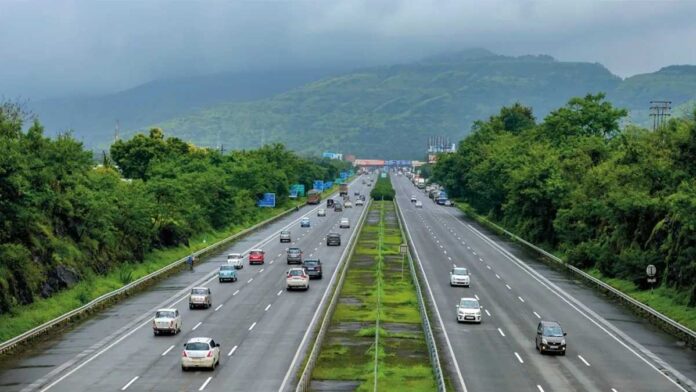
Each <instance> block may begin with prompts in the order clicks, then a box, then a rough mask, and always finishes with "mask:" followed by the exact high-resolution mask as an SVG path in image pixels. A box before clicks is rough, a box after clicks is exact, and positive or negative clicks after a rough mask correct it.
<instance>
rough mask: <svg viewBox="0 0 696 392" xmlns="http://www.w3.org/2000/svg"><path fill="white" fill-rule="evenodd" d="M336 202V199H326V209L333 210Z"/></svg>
mask: <svg viewBox="0 0 696 392" xmlns="http://www.w3.org/2000/svg"><path fill="white" fill-rule="evenodd" d="M334 203H335V200H334V199H326V207H327V208H331V207H333V206H334Z"/></svg>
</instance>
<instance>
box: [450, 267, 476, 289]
mask: <svg viewBox="0 0 696 392" xmlns="http://www.w3.org/2000/svg"><path fill="white" fill-rule="evenodd" d="M470 284H471V276H470V275H469V270H468V269H466V268H464V267H454V268H452V271H450V286H464V287H469V285H470Z"/></svg>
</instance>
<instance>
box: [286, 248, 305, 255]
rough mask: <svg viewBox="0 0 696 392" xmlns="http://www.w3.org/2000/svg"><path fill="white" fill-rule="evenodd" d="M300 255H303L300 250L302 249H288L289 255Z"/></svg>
mask: <svg viewBox="0 0 696 392" xmlns="http://www.w3.org/2000/svg"><path fill="white" fill-rule="evenodd" d="M299 253H302V251H301V250H300V248H290V249H288V254H291V255H296V254H299Z"/></svg>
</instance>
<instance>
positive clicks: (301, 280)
mask: <svg viewBox="0 0 696 392" xmlns="http://www.w3.org/2000/svg"><path fill="white" fill-rule="evenodd" d="M285 281H286V284H287V287H288V290H292V289H304V290H308V289H309V275H307V271H305V270H304V268H290V269H289V270H288V275H287V277H286V279H285Z"/></svg>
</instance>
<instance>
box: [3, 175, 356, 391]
mask: <svg viewBox="0 0 696 392" xmlns="http://www.w3.org/2000/svg"><path fill="white" fill-rule="evenodd" d="M355 191H359V192H360V193H367V192H369V189H368V188H367V187H366V186H365V185H363V184H362V183H361V181H360V180H358V181H355V182H353V183H352V184H351V185H350V196H351V199H352V200H354V199H355V197H354V196H353V193H354V192H355ZM325 206H326V203H325V201H324V200H322V203H321V205H320V206H305V207H304V208H302V209H301V210H300V211H299V212H295V213H293V214H291V215H289V216H286V217H284V218H282V219H281V220H279V221H277V222H275V223H273V224H270V225H268V226H267V227H265V228H263V229H261V230H259V231H258V232H256V233H254V234H252V235H250V236H248V237H246V238H244V239H243V240H240V241H238V242H236V243H234V244H233V245H232V246H231V247H229V248H228V249H225V250H224V251H223V252H220V253H219V254H217V255H215V256H213V257H211V258H209V259H206V260H204V262H203V263H201V264H200V265H196V267H195V271H194V272H189V271H185V272H181V273H178V274H175V275H174V276H171V277H169V278H167V279H164V280H162V281H160V282H159V283H157V284H155V285H154V286H153V287H152V288H150V289H149V290H147V291H145V292H143V293H140V294H138V295H134V296H133V297H131V298H129V299H127V300H124V301H122V302H120V303H118V304H116V305H114V306H112V307H110V308H108V309H107V310H105V311H103V312H101V313H99V314H97V315H95V316H94V317H92V318H90V319H89V320H87V321H86V322H83V323H80V324H78V325H77V326H76V327H74V328H72V329H69V330H67V331H66V332H64V333H62V334H60V335H59V336H56V337H55V338H52V339H50V340H48V341H45V342H41V343H35V347H32V348H30V349H28V350H27V351H26V352H22V353H21V354H18V355H16V356H13V357H10V358H6V359H5V360H4V361H3V362H2V363H0V391H51V392H58V391H128V390H132V391H203V390H205V391H209V390H210V391H222V390H225V391H278V390H288V389H289V388H290V387H291V384H292V382H293V381H294V372H295V370H296V368H297V367H298V366H299V365H300V363H301V361H302V359H303V350H304V349H306V346H307V344H308V343H310V342H309V340H310V339H309V337H308V333H307V332H308V329H309V326H310V325H312V323H313V322H315V321H316V320H318V312H317V309H318V307H319V304H320V302H321V301H322V299H323V298H324V297H325V293H326V288H327V287H328V285H329V282H330V281H331V280H332V277H333V276H334V272H335V271H336V265H337V263H338V261H339V259H340V258H341V257H342V255H343V254H344V253H345V249H346V244H347V243H348V240H349V237H351V236H352V235H353V234H354V233H355V224H354V223H357V221H358V220H359V216H360V215H361V214H362V213H363V211H364V207H354V208H352V209H344V211H343V212H342V213H341V212H334V211H333V210H332V209H329V210H327V216H326V217H317V216H316V210H317V209H318V208H325ZM303 216H308V217H310V219H311V223H312V226H311V227H310V228H302V229H301V228H300V225H299V219H300V218H301V217H303ZM341 217H348V218H349V219H350V221H351V228H350V229H339V228H338V221H339V219H340V218H341ZM286 227H288V228H289V229H290V230H291V232H292V237H293V242H292V244H287V243H284V244H281V243H280V241H279V239H278V233H279V231H280V230H282V229H284V228H286ZM331 231H336V232H340V233H341V236H342V243H341V246H340V247H327V246H326V244H325V241H324V237H325V235H326V234H327V233H329V232H331ZM288 246H297V247H300V248H301V249H302V250H303V251H304V257H305V258H307V257H318V258H320V259H321V261H322V265H323V272H324V277H323V279H321V280H312V281H311V284H310V289H309V290H308V291H306V292H301V291H298V292H288V291H286V290H285V271H286V270H287V268H288V266H287V264H286V260H285V252H286V248H287V247H288ZM257 247H260V248H262V249H264V250H265V252H266V262H265V264H263V265H254V266H250V265H248V263H247V262H246V259H245V266H244V268H243V269H241V270H239V279H238V281H237V282H228V283H219V282H218V280H217V275H216V274H215V273H214V271H216V270H217V268H218V266H219V265H220V264H222V263H224V262H225V259H226V255H227V254H228V253H232V252H239V253H245V254H246V253H247V252H248V251H249V250H250V249H252V248H257ZM194 286H207V287H210V288H211V289H212V293H213V306H212V307H211V308H210V309H206V310H203V309H200V310H189V308H188V304H187V302H188V299H187V298H188V297H187V293H188V291H189V290H190V288H191V287H194ZM161 307H176V308H177V309H178V310H179V312H181V314H182V317H183V329H182V332H181V333H179V334H178V335H174V336H153V332H152V329H151V320H152V316H153V312H154V310H155V309H157V308H161ZM199 336H201V337H212V338H213V339H215V341H216V342H218V343H220V344H221V350H222V354H221V360H220V366H219V367H218V368H217V369H216V370H215V371H203V370H202V371H188V372H182V370H181V366H180V356H181V352H182V348H183V347H182V346H183V344H184V343H185V342H186V341H187V340H188V339H189V338H192V337H199Z"/></svg>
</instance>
